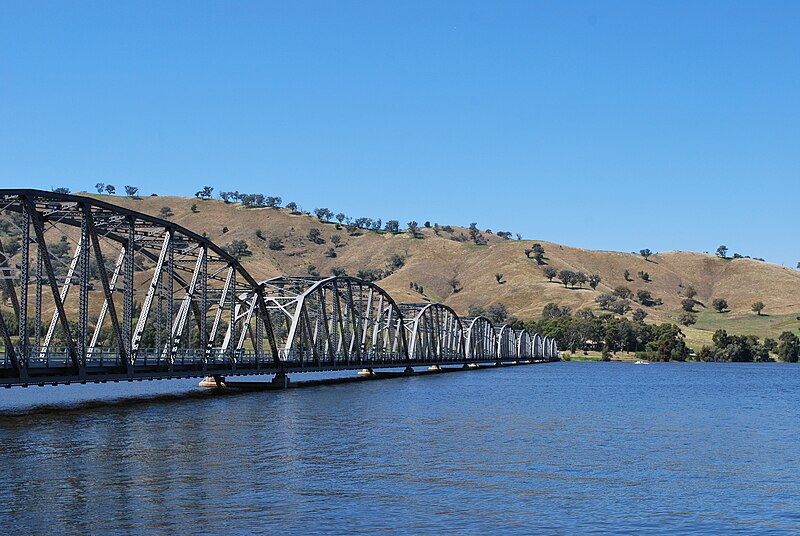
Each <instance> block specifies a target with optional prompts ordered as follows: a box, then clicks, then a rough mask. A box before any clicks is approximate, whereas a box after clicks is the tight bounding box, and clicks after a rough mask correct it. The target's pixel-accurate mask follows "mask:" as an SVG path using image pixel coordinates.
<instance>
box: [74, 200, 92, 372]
mask: <svg viewBox="0 0 800 536" xmlns="http://www.w3.org/2000/svg"><path fill="white" fill-rule="evenodd" d="M82 208H83V210H82V211H81V212H82V217H81V241H80V243H81V252H80V261H79V262H80V269H81V274H80V296H79V301H78V337H79V338H78V341H77V342H78V345H77V346H78V356H79V359H80V361H81V364H83V365H84V366H85V365H86V339H87V338H88V336H89V275H90V274H89V251H90V249H91V248H90V246H89V220H88V218H87V217H86V210H87V208H86V207H85V206H83V207H82Z"/></svg>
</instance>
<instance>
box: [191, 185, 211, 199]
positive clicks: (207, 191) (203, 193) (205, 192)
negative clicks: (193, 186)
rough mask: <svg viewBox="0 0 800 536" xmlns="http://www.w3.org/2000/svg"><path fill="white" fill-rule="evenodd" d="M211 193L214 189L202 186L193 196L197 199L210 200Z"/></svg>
mask: <svg viewBox="0 0 800 536" xmlns="http://www.w3.org/2000/svg"><path fill="white" fill-rule="evenodd" d="M213 191H214V188H212V187H211V186H203V189H202V190H200V191H198V192H197V193H195V194H194V196H195V197H196V198H198V199H211V193H212V192H213Z"/></svg>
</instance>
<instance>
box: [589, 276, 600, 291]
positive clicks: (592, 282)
mask: <svg viewBox="0 0 800 536" xmlns="http://www.w3.org/2000/svg"><path fill="white" fill-rule="evenodd" d="M600 281H602V279H601V278H600V276H599V275H597V274H592V275H590V276H589V286H590V287H592V290H597V285H599V284H600Z"/></svg>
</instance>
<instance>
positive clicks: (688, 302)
mask: <svg viewBox="0 0 800 536" xmlns="http://www.w3.org/2000/svg"><path fill="white" fill-rule="evenodd" d="M695 303H697V302H695V301H694V300H693V299H691V298H684V299H682V300H681V308H683V310H684V311H686V312H687V313H692V312H694V304H695Z"/></svg>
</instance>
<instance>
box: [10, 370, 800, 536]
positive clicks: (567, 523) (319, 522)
mask: <svg viewBox="0 0 800 536" xmlns="http://www.w3.org/2000/svg"><path fill="white" fill-rule="evenodd" d="M295 378H297V376H296V377H295ZM134 385H138V384H134ZM157 385H158V387H157V390H158V389H160V390H162V391H163V390H168V389H170V387H169V383H168V382H160V383H157ZM189 386H190V385H189V384H188V383H184V384H180V385H175V386H174V387H172V389H175V390H177V391H182V390H185V389H186V388H187V387H189ZM127 388H128V389H135V387H127ZM799 388H800V367H798V366H796V365H795V366H793V365H783V364H712V363H704V364H689V363H687V364H670V363H665V364H651V365H649V366H637V365H633V364H627V363H557V364H547V365H536V366H525V367H510V368H502V369H496V370H495V369H493V370H481V371H469V372H464V373H458V374H456V373H454V374H444V375H436V376H426V377H416V378H403V379H393V380H386V381H376V382H365V383H360V384H343V385H335V386H324V387H314V388H307V389H293V390H288V391H280V392H261V393H249V394H243V395H235V396H201V397H189V398H187V397H178V398H175V399H167V400H160V401H156V402H147V403H128V402H126V403H120V404H115V405H110V406H103V407H91V408H85V407H84V408H75V409H61V410H58V411H55V412H53V411H49V412H29V413H23V414H16V415H13V416H10V417H9V416H6V417H3V418H1V419H0V442H1V443H0V444H2V446H3V448H2V457H3V461H2V473H0V477H2V482H3V485H2V486H1V487H0V512H1V513H0V521H2V522H3V532H9V531H10V532H25V533H58V532H70V533H75V532H81V533H100V532H102V533H106V532H116V533H151V532H161V533H170V534H195V533H253V532H257V533H274V532H291V533H308V532H334V533H367V532H375V531H384V530H389V531H396V532H406V533H419V532H450V533H464V532H468V533H485V532H487V531H491V532H493V533H497V532H503V533H526V534H529V533H586V532H601V531H611V532H617V533H644V532H647V533H681V534H685V533H692V532H698V533H699V532H703V533H708V532H712V533H720V532H724V533H733V532H741V533H753V532H759V533H774V534H789V533H797V532H798V531H800V419H799V418H798V416H797V403H798V401H797V398H798V397H797V395H798V392H800V390H799ZM48 389H49V390H50V393H51V394H50V396H51V397H53V396H55V395H53V394H52V393H58V394H60V395H61V396H62V397H71V396H84V397H85V396H87V395H86V394H85V393H82V394H78V392H77V391H70V390H71V389H80V388H79V387H77V386H70V387H58V388H52V387H50V388H44V389H41V390H39V391H38V393H39V395H41V393H46V392H47V391H48ZM139 389H142V387H139ZM151 389H153V388H152V387H151ZM15 393H24V396H23V395H22V394H15ZM36 393H37V390H35V389H29V390H28V391H18V390H14V389H12V390H8V391H3V392H2V393H0V394H1V395H2V398H0V407H4V408H6V409H5V413H6V414H7V413H8V408H9V407H19V406H20V405H25V404H27V403H29V402H27V401H26V400H25V397H29V398H28V400H30V398H31V397H33V396H34V395H36ZM70 393H76V394H74V395H72V394H70ZM51 402H52V400H51Z"/></svg>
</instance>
